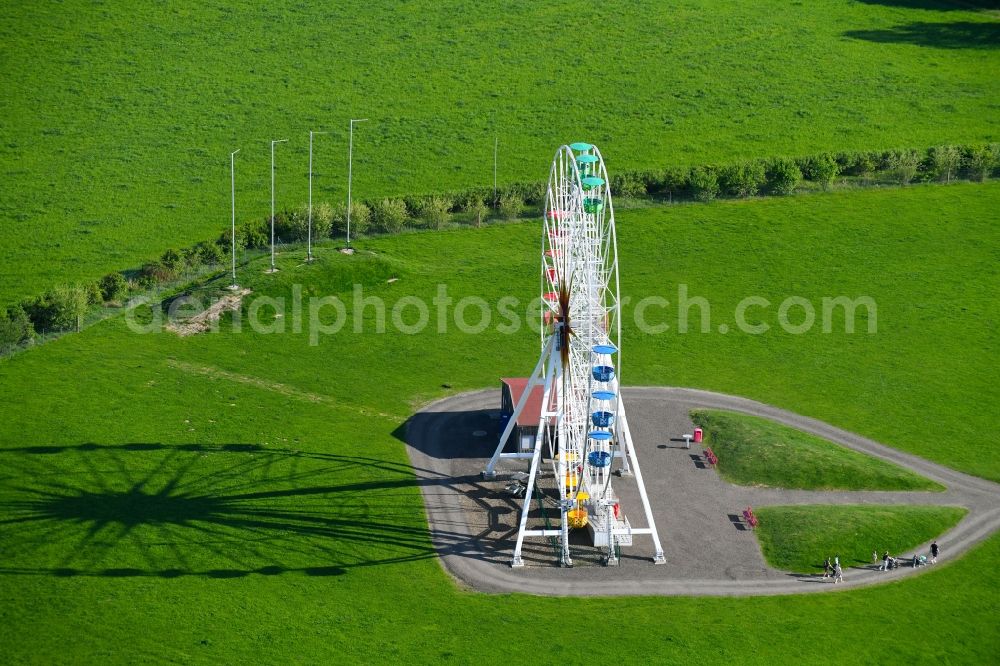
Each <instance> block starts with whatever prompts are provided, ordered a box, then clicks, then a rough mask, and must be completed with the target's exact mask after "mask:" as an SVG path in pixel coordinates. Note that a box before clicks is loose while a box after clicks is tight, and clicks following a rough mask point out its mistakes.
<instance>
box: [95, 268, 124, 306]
mask: <svg viewBox="0 0 1000 666" xmlns="http://www.w3.org/2000/svg"><path fill="white" fill-rule="evenodd" d="M97 284H98V286H99V287H100V288H101V298H103V299H104V302H105V303H120V302H122V301H123V300H125V297H126V296H128V281H126V280H125V276H124V275H122V274H121V273H108V274H107V275H105V276H104V277H102V278H101V280H100V282H98V283H97Z"/></svg>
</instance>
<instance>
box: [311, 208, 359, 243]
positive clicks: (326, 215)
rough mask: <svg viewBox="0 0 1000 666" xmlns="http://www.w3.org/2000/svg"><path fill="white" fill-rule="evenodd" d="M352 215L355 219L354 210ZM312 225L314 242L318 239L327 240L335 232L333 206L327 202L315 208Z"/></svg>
mask: <svg viewBox="0 0 1000 666" xmlns="http://www.w3.org/2000/svg"><path fill="white" fill-rule="evenodd" d="M351 213H352V215H351V217H354V215H353V213H354V211H353V210H352V211H351ZM351 221H352V222H353V220H351ZM312 224H313V241H315V240H316V239H317V238H327V237H328V236H329V235H330V233H331V232H332V231H333V206H331V205H330V204H329V203H327V202H326V201H324V202H322V203H318V204H316V205H315V206H313V216H312Z"/></svg>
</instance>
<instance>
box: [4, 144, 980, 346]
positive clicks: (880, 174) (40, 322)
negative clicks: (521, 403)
mask: <svg viewBox="0 0 1000 666" xmlns="http://www.w3.org/2000/svg"><path fill="white" fill-rule="evenodd" d="M998 171H1000V144H997V143H990V144H979V145H942V146H935V147H933V148H929V149H926V150H922V151H918V150H913V149H904V150H889V151H861V152H843V153H824V154H821V155H811V156H808V157H800V158H786V157H778V158H772V159H768V160H747V161H744V162H739V163H736V164H727V165H723V166H715V165H707V166H698V167H694V168H690V169H676V168H672V169H663V170H659V171H623V172H619V173H616V174H614V175H612V177H611V191H612V194H613V195H614V196H616V197H624V198H629V197H655V198H670V199H671V200H673V199H690V200H696V201H711V200H712V199H715V198H717V197H720V196H724V197H736V198H740V197H752V196H757V195H779V196H780V195H787V194H791V193H792V192H794V191H795V190H796V189H797V188H799V187H800V184H801V183H802V181H810V182H813V183H816V184H818V185H819V186H821V187H823V188H826V187H829V186H830V185H831V184H832V183H833V182H834V181H835V180H836V179H837V178H838V177H842V178H845V179H849V180H853V181H854V182H857V183H858V184H861V185H869V184H872V183H882V182H892V183H898V184H901V185H907V184H909V183H911V182H926V181H934V180H937V181H941V182H950V181H951V180H955V179H959V178H964V179H969V180H978V181H982V180H985V179H986V178H988V177H990V176H994V175H1000V174H998ZM546 188H547V184H546V183H544V182H533V183H514V184H511V185H507V186H505V187H503V188H501V189H499V190H498V191H497V192H496V193H494V192H493V190H492V188H476V189H469V190H465V191H462V192H457V193H450V194H447V193H445V194H441V193H439V194H434V195H427V196H408V197H402V198H386V199H378V200H367V201H356V202H354V203H353V205H352V208H351V215H350V218H351V219H350V226H351V234H352V235H363V234H368V233H372V232H375V233H398V232H399V231H401V230H403V229H404V228H405V227H418V228H430V229H440V228H441V227H443V226H444V225H446V224H448V223H449V222H450V221H451V220H452V216H453V215H461V216H462V217H463V218H464V220H466V221H467V222H470V223H473V224H477V225H478V224H480V223H481V222H482V221H483V220H486V219H488V218H490V217H494V218H496V217H499V218H503V219H515V218H517V217H519V216H521V215H522V213H524V212H525V206H527V207H529V208H530V209H532V213H536V212H537V211H539V210H540V209H541V207H542V206H544V204H545V193H546ZM309 222H310V220H309V213H308V210H307V209H306V207H305V206H300V207H299V208H297V209H294V210H286V211H282V212H281V213H278V214H276V215H275V219H274V233H275V236H276V240H279V241H281V242H304V241H305V240H306V238H307V236H308V233H309ZM346 231H347V207H346V206H345V205H343V204H338V205H331V204H329V203H320V204H318V205H316V206H314V208H313V212H312V234H313V239H314V240H321V239H324V238H329V237H334V238H340V237H343V236H344V234H345V233H346ZM230 237H231V234H230V232H229V230H227V231H226V232H225V233H223V234H222V235H221V236H220V237H219V238H218V239H217V240H216V241H215V242H208V241H204V242H201V243H198V244H197V245H195V246H193V247H190V248H187V249H183V250H175V249H171V250H167V251H166V252H164V253H163V255H162V256H161V257H160V258H159V259H158V260H157V261H153V262H149V263H147V264H145V265H143V266H142V268H140V269H139V270H138V271H136V272H135V273H134V274H133V275H132V279H131V280H128V279H126V277H125V275H123V274H122V273H111V274H109V275H106V276H104V277H103V278H101V279H100V280H99V281H97V282H96V283H93V284H84V285H70V286H62V287H57V288H55V289H52V290H50V291H48V292H47V293H45V294H43V295H42V296H39V297H36V298H33V299H29V300H26V301H24V302H22V303H20V304H18V305H15V306H13V307H10V308H8V309H6V310H3V309H0V351H6V350H7V349H9V348H11V347H12V346H15V345H18V344H23V343H25V342H29V341H31V340H32V339H33V338H34V337H35V336H36V335H37V334H40V333H43V332H50V331H60V330H68V329H71V328H74V327H77V326H79V322H80V320H81V318H82V317H83V315H84V314H85V313H86V311H87V309H88V307H89V306H91V305H95V304H108V303H110V304H116V303H120V302H122V301H123V300H124V299H125V298H127V296H128V294H129V293H130V291H133V290H144V289H148V288H151V287H153V286H156V285H158V284H161V283H164V282H169V281H172V280H175V279H178V278H180V277H183V276H185V275H188V274H190V273H191V272H193V271H196V270H197V269H199V268H200V267H202V266H214V265H217V264H221V263H223V262H224V261H225V259H226V257H227V256H229V253H230V252H231V248H232V244H231V238H230ZM270 243H271V226H270V218H267V217H265V218H260V219H256V220H252V221H249V222H246V223H243V224H241V225H240V226H239V227H237V231H236V247H237V249H238V250H243V249H245V248H267V247H270Z"/></svg>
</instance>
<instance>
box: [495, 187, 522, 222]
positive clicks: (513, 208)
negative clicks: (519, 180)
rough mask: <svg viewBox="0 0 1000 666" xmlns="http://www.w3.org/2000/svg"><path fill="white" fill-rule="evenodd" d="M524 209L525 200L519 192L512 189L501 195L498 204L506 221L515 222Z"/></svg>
mask: <svg viewBox="0 0 1000 666" xmlns="http://www.w3.org/2000/svg"><path fill="white" fill-rule="evenodd" d="M522 208H524V199H523V198H522V197H521V193H520V192H518V191H517V190H515V189H513V188H511V189H507V190H505V191H504V192H502V193H501V194H500V202H499V204H498V209H499V211H500V217H502V218H504V219H505V220H513V219H515V218H516V217H517V216H518V215H520V214H521V209H522Z"/></svg>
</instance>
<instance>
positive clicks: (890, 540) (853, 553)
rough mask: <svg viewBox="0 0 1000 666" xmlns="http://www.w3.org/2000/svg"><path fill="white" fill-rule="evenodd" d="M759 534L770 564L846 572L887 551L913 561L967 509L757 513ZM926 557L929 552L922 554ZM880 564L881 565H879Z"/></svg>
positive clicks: (788, 508) (823, 508)
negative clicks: (829, 566) (827, 565)
mask: <svg viewBox="0 0 1000 666" xmlns="http://www.w3.org/2000/svg"><path fill="white" fill-rule="evenodd" d="M755 513H756V514H757V516H758V518H760V525H759V527H758V528H757V529H756V530H755V533H756V534H757V539H758V540H759V541H760V546H761V550H762V551H763V552H764V557H765V558H766V559H767V561H768V563H769V564H770V565H771V566H773V567H776V568H778V569H784V570H786V571H796V572H800V573H817V572H819V571H822V567H823V559H824V558H826V557H829V558H830V560H831V561H832V560H833V558H834V556H839V557H840V562H841V564H842V565H843V567H844V568H845V569H846V568H847V567H849V566H851V567H853V566H858V565H862V566H864V565H866V564H871V563H872V551H877V552H878V556H879V558H881V557H882V553H884V552H886V551H888V552H889V554H890V555H892V556H893V557H897V558H901V557H912V556H913V549H914V548H916V547H917V546H919V545H921V544H923V543H926V542H928V541H930V540H931V539H933V538H935V537H937V536H939V535H941V534H943V533H945V532H946V531H948V530H949V529H951V528H952V527H954V526H955V525H957V524H958V521H960V520H961V519H962V517H963V516H964V515H965V514H966V511H965V509H963V508H961V507H953V506H892V505H889V506H872V505H857V506H820V505H814V506H767V507H763V508H761V509H758V510H757V511H755ZM918 554H920V555H927V557H928V559H930V554H929V553H926V552H921V553H918ZM880 561H881V559H880Z"/></svg>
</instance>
